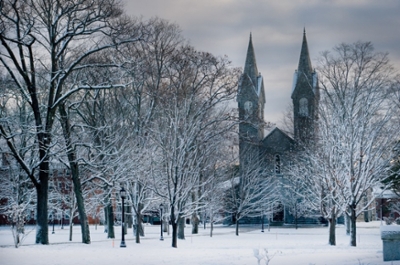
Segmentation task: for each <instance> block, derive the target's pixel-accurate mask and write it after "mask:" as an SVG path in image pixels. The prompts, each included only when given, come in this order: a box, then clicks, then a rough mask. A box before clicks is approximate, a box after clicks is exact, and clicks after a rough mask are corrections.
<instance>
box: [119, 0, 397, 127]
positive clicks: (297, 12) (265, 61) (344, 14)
mask: <svg viewBox="0 0 400 265" xmlns="http://www.w3.org/2000/svg"><path fill="white" fill-rule="evenodd" d="M125 2H126V10H127V12H128V14H130V15H133V16H141V15H142V16H143V17H144V18H145V19H148V18H151V17H154V16H158V17H161V18H165V19H167V20H169V21H171V22H174V23H177V24H178V25H179V26H180V27H181V29H182V33H183V36H184V37H185V38H186V39H188V40H189V41H190V43H191V44H192V45H193V46H195V47H196V49H198V50H203V51H208V52H211V53H213V54H215V55H228V57H229V58H230V59H231V61H232V63H233V65H234V66H238V67H242V66H243V65H244V61H245V55H246V49H247V44H248V39H249V34H250V32H252V34H253V43H254V47H255V52H256V56H257V64H258V68H259V70H260V71H261V72H262V74H263V76H264V80H265V89H266V91H265V92H266V101H267V102H266V111H265V117H266V119H268V120H269V121H272V122H278V123H279V121H280V119H281V117H282V113H283V111H284V110H285V109H286V108H287V106H288V105H289V104H290V92H291V86H292V76H293V72H294V70H295V69H296V68H297V64H298V59H299V54H300V47H301V41H302V34H303V27H306V30H307V39H308V44H309V49H310V53H311V57H312V58H311V59H312V61H313V65H314V66H315V65H316V62H315V59H316V58H317V57H318V55H319V53H320V52H321V51H324V50H328V49H331V48H332V47H333V46H335V45H336V44H339V43H341V42H348V43H352V42H355V41H358V40H361V41H371V42H372V43H373V44H374V46H375V48H376V50H377V51H382V52H389V58H390V59H391V62H392V63H393V64H394V66H395V67H396V68H397V69H398V70H400V15H399V14H400V1H398V0H385V1H376V0H296V1H291V0H279V1H276V0H202V1H190V0H146V1H143V0H125Z"/></svg>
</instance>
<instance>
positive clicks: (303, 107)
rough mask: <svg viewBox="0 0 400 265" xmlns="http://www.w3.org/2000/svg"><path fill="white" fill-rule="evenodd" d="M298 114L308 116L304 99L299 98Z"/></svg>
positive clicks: (306, 102)
mask: <svg viewBox="0 0 400 265" xmlns="http://www.w3.org/2000/svg"><path fill="white" fill-rule="evenodd" d="M299 114H300V115H301V116H308V100H307V99H306V98H301V99H300V101H299Z"/></svg>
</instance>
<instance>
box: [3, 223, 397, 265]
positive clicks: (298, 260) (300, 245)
mask: <svg viewBox="0 0 400 265" xmlns="http://www.w3.org/2000/svg"><path fill="white" fill-rule="evenodd" d="M357 225H358V228H357V233H358V236H357V244H358V246H357V247H350V246H349V237H348V236H346V234H345V229H344V227H343V226H338V228H337V246H329V245H328V244H327V242H328V228H327V227H318V228H299V229H298V230H295V229H294V228H277V227H271V229H270V231H268V229H265V232H264V233H261V231H260V228H261V227H259V226H257V227H255V226H252V227H243V228H242V229H241V233H240V236H235V234H234V227H223V226H220V227H216V228H215V230H214V236H213V237H212V238H211V237H209V230H208V229H206V230H203V229H201V230H200V233H199V234H198V235H191V234H190V227H187V228H186V229H187V230H186V240H179V241H178V248H177V249H174V248H172V247H171V236H170V235H168V234H166V233H164V238H165V240H164V241H160V240H159V238H160V226H151V225H148V226H146V227H145V233H146V236H145V237H143V238H142V239H141V243H140V244H136V243H135V241H134V237H133V235H132V230H130V231H129V233H128V235H127V236H126V245H127V247H126V248H120V247H119V244H120V239H121V228H120V227H117V226H116V227H115V232H116V239H115V240H112V239H107V238H106V234H105V233H103V227H101V226H100V227H98V228H97V230H95V227H94V226H93V227H91V238H92V244H90V245H85V244H81V243H80V233H79V226H75V227H74V236H73V242H69V241H68V229H67V227H65V229H63V230H62V229H61V228H60V227H59V226H56V227H55V234H52V233H51V227H50V231H49V239H50V245H48V246H43V245H35V244H34V236H35V231H32V232H31V233H30V234H29V235H28V236H27V237H26V239H25V241H24V242H23V244H22V246H20V247H19V248H18V249H16V248H14V247H13V246H12V245H13V241H12V236H11V230H10V229H9V228H8V227H1V228H0V246H1V247H0V264H1V265H9V264H10V265H11V264H15V265H24V264H29V265H30V264H35V265H40V264H46V265H47V264H51V265H61V264H66V265H67V264H68V265H71V264H74V265H78V264H85V265H91V264H93V265H102V264H114V265H115V264H118V265H123V264H141V265H143V264H147V265H150V264H170V265H181V264H185V265H186V264H190V265H196V264H202V265H211V264H215V265H225V264H232V265H233V264H235V265H244V264H249V265H257V264H258V263H257V258H256V257H255V256H254V250H255V249H256V250H259V253H260V254H262V253H263V251H264V249H267V251H268V254H267V256H268V257H269V258H272V259H271V260H270V262H269V265H275V264H279V265H284V264H295V265H301V264H304V265H311V264H312V265H333V264H335V265H336V264H337V265H339V264H340V265H346V264H351V265H360V264H363V265H375V264H393V265H400V261H393V262H383V257H382V241H381V239H380V230H379V226H380V222H370V223H358V224H357ZM29 229H30V230H33V229H34V227H29V228H28V230H29ZM399 251H400V250H399ZM260 264H267V263H266V261H265V259H264V260H261V263H260Z"/></svg>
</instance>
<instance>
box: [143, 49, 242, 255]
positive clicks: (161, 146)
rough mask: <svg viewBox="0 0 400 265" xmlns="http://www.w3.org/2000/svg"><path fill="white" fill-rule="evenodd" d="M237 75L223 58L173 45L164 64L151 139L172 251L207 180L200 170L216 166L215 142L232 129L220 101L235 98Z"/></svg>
mask: <svg viewBox="0 0 400 265" xmlns="http://www.w3.org/2000/svg"><path fill="white" fill-rule="evenodd" d="M237 76H238V75H237V70H236V69H232V68H231V67H230V65H229V62H228V61H227V59H226V58H217V57H214V56H212V55H211V54H209V53H203V52H197V51H195V50H194V49H193V48H192V47H190V46H181V47H176V49H175V50H174V53H173V58H172V60H171V61H169V62H168V68H167V78H165V79H164V80H163V84H162V91H160V93H159V99H158V100H159V103H158V108H157V112H156V114H155V119H154V126H152V132H151V133H150V135H151V137H152V141H154V143H155V145H156V146H157V150H155V152H154V155H153V158H152V159H153V162H152V165H153V170H152V175H153V176H152V177H153V179H154V184H153V185H154V190H155V192H156V193H157V194H158V195H159V196H160V197H161V200H162V201H163V203H164V205H165V204H166V205H169V208H170V216H171V224H172V246H173V247H177V227H178V222H181V221H182V220H184V219H183V218H184V217H187V216H190V215H191V214H192V213H193V211H195V210H196V209H197V208H198V207H199V205H200V204H199V203H200V202H201V200H202V196H204V194H200V196H192V195H193V192H196V191H198V190H201V187H202V186H204V185H206V184H207V182H209V178H207V177H206V176H204V172H207V169H208V168H209V167H211V166H214V165H215V161H210V159H209V158H210V157H215V156H214V155H213V154H214V153H215V151H216V150H217V148H218V146H220V143H219V142H218V141H215V140H216V139H219V138H218V136H219V135H221V134H223V133H225V132H227V131H228V130H229V129H230V126H231V122H230V116H229V112H228V111H227V110H226V109H225V106H224V103H225V102H227V101H228V100H231V99H232V98H233V96H234V91H235V88H236V85H237Z"/></svg>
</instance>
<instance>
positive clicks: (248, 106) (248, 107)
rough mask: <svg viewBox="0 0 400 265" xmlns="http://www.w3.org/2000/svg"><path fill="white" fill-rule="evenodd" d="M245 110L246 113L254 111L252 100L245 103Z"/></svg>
mask: <svg viewBox="0 0 400 265" xmlns="http://www.w3.org/2000/svg"><path fill="white" fill-rule="evenodd" d="M244 110H245V111H246V114H251V113H252V112H253V103H252V102H251V101H246V102H245V103H244Z"/></svg>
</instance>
